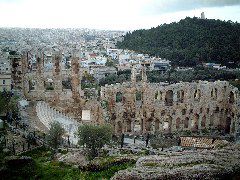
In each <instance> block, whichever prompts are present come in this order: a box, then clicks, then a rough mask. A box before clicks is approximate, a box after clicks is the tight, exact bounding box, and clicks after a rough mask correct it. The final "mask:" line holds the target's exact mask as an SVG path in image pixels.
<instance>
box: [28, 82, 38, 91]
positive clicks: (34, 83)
mask: <svg viewBox="0 0 240 180" xmlns="http://www.w3.org/2000/svg"><path fill="white" fill-rule="evenodd" d="M28 84H29V91H32V90H35V89H36V81H35V80H29V81H28Z"/></svg>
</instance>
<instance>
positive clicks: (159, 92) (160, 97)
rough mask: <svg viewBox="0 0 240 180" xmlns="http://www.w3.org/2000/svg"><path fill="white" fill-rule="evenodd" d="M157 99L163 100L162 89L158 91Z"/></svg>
mask: <svg viewBox="0 0 240 180" xmlns="http://www.w3.org/2000/svg"><path fill="white" fill-rule="evenodd" d="M155 100H158V101H161V100H162V92H161V91H156V93H155Z"/></svg>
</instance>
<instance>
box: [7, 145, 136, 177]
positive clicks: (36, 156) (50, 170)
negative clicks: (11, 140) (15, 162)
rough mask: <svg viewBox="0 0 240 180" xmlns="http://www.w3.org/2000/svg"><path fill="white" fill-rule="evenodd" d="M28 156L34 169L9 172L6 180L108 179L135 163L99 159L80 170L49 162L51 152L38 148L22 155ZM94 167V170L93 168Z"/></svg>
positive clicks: (27, 168) (61, 163)
mask: <svg viewBox="0 0 240 180" xmlns="http://www.w3.org/2000/svg"><path fill="white" fill-rule="evenodd" d="M22 155H23V156H30V157H32V158H33V160H34V162H35V167H26V168H21V167H19V169H15V170H10V171H11V172H9V176H10V177H9V178H7V179H19V180H21V179H46V180H51V179H58V180H60V179H64V180H65V179H74V180H75V179H110V178H111V177H112V176H113V175H114V174H115V172H117V171H119V170H123V169H127V168H131V167H133V166H134V165H135V161H121V162H120V161H116V158H113V157H106V158H99V159H98V165H96V166H94V160H93V161H91V162H90V164H93V166H91V165H88V166H87V168H85V170H83V169H82V168H79V167H76V166H72V165H68V164H65V163H63V162H59V161H56V160H51V152H50V151H49V150H48V149H45V148H40V149H37V150H33V151H31V152H28V153H25V154H22ZM95 167H96V168H95Z"/></svg>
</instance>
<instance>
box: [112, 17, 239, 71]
mask: <svg viewBox="0 0 240 180" xmlns="http://www.w3.org/2000/svg"><path fill="white" fill-rule="evenodd" d="M239 34H240V24H239V23H237V22H236V23H234V22H232V21H227V22H226V21H221V20H214V19H199V18H196V17H194V18H190V17H187V18H185V19H182V20H180V21H179V22H177V23H176V22H174V23H171V24H162V25H160V26H158V27H156V28H151V29H148V30H144V29H142V30H136V31H133V32H132V33H127V34H126V35H125V37H124V41H122V42H118V44H117V45H118V47H119V48H123V49H130V50H134V51H136V52H140V53H147V54H150V55H151V56H159V57H161V58H167V59H169V60H171V61H172V63H173V65H178V66H195V65H197V64H199V63H202V62H214V63H221V64H222V65H227V66H229V67H230V66H234V67H235V66H236V65H240V62H239V61H240V36H239Z"/></svg>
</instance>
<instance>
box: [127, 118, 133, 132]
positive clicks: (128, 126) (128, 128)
mask: <svg viewBox="0 0 240 180" xmlns="http://www.w3.org/2000/svg"><path fill="white" fill-rule="evenodd" d="M126 131H127V132H131V131H132V129H131V120H130V119H128V120H127V121H126Z"/></svg>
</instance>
